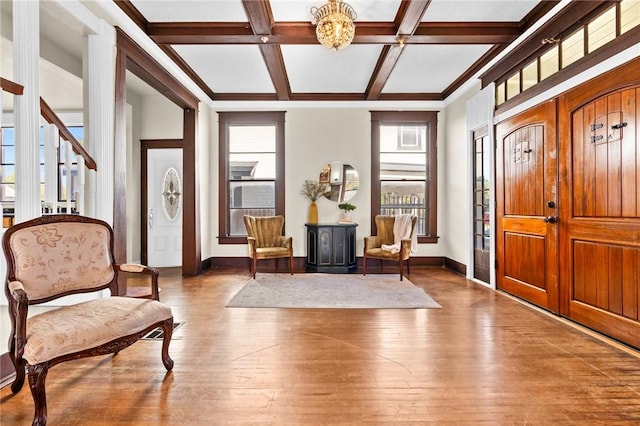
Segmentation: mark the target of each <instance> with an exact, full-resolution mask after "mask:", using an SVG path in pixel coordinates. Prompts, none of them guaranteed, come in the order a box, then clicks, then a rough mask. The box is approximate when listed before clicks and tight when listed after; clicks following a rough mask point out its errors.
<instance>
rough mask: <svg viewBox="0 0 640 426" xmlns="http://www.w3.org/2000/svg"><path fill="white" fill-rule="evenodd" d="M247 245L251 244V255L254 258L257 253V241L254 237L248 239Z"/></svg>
mask: <svg viewBox="0 0 640 426" xmlns="http://www.w3.org/2000/svg"><path fill="white" fill-rule="evenodd" d="M247 244H249V255H250V256H251V257H253V256H254V255H255V253H256V239H255V238H254V237H247Z"/></svg>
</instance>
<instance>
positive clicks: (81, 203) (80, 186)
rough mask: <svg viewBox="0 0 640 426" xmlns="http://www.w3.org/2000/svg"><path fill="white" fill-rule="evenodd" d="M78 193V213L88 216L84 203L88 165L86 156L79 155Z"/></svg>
mask: <svg viewBox="0 0 640 426" xmlns="http://www.w3.org/2000/svg"><path fill="white" fill-rule="evenodd" d="M77 161H78V188H77V190H78V193H77V194H76V210H77V211H78V214H80V215H82V216H86V213H85V204H84V200H85V197H84V189H85V188H84V176H85V170H86V166H85V164H84V158H82V156H80V155H78V160H77Z"/></svg>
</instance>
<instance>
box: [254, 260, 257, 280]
mask: <svg viewBox="0 0 640 426" xmlns="http://www.w3.org/2000/svg"><path fill="white" fill-rule="evenodd" d="M256 262H257V261H256V258H255V257H254V258H253V279H254V280H255V279H256V266H257V264H256Z"/></svg>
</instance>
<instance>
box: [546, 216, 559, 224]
mask: <svg viewBox="0 0 640 426" xmlns="http://www.w3.org/2000/svg"><path fill="white" fill-rule="evenodd" d="M542 220H543V221H544V222H546V223H558V218H557V217H555V216H547V217H545V218H544V219H542Z"/></svg>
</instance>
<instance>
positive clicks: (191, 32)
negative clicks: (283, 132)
mask: <svg viewBox="0 0 640 426" xmlns="http://www.w3.org/2000/svg"><path fill="white" fill-rule="evenodd" d="M348 3H349V4H350V5H351V6H353V8H354V9H355V11H356V13H357V14H358V16H357V19H356V21H355V24H356V35H355V39H354V41H353V43H352V44H351V45H350V46H348V47H347V48H345V49H343V50H339V51H332V50H329V49H327V48H325V47H323V46H321V45H320V44H319V43H318V42H317V40H316V37H315V27H314V25H313V24H312V23H311V19H312V15H311V12H310V10H311V8H312V7H313V6H316V7H319V6H322V5H323V4H324V0H195V1H187V0H184V1H179V0H177V1H171V0H123V1H116V4H117V5H118V6H119V7H120V9H122V10H123V11H124V12H125V13H126V14H127V15H128V16H129V17H130V18H131V19H132V20H133V21H134V22H135V23H136V24H137V25H138V26H139V27H140V28H142V30H143V31H144V32H145V33H146V34H148V35H149V37H150V38H151V39H152V40H153V41H154V42H155V43H157V44H158V45H159V46H160V47H161V48H162V49H163V50H164V51H165V52H166V53H167V54H168V55H169V56H170V57H171V58H172V59H173V60H174V61H175V62H176V63H178V64H179V65H180V67H181V68H183V69H184V70H185V72H186V73H187V74H188V75H190V76H191V78H192V79H194V81H196V83H197V84H198V86H200V88H201V89H202V90H203V91H204V92H205V93H207V94H208V95H209V96H210V97H211V99H212V100H214V101H221V100H294V101H295V100H366V101H376V100H442V99H445V98H446V97H447V96H448V95H450V94H451V93H453V92H454V91H455V89H456V88H457V87H459V86H460V85H461V84H462V83H464V82H465V81H466V80H468V79H469V78H470V77H472V76H473V75H474V74H475V73H477V72H478V70H480V69H481V68H482V67H483V66H484V65H485V64H487V63H488V62H489V61H490V60H491V59H492V58H493V57H495V56H496V55H498V54H499V53H500V52H501V51H502V50H503V49H504V48H505V47H507V46H508V45H509V43H511V42H512V41H514V40H515V39H516V38H517V37H518V36H520V35H521V34H522V33H523V32H524V31H525V30H527V29H528V28H529V27H530V26H531V25H533V24H534V23H535V22H536V21H537V20H538V19H540V18H541V17H542V16H543V15H544V14H545V13H546V12H548V11H549V10H551V8H552V7H553V6H555V5H556V4H557V3H558V2H557V1H537V0H510V1H507V0H469V1H464V0H350V1H348Z"/></svg>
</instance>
